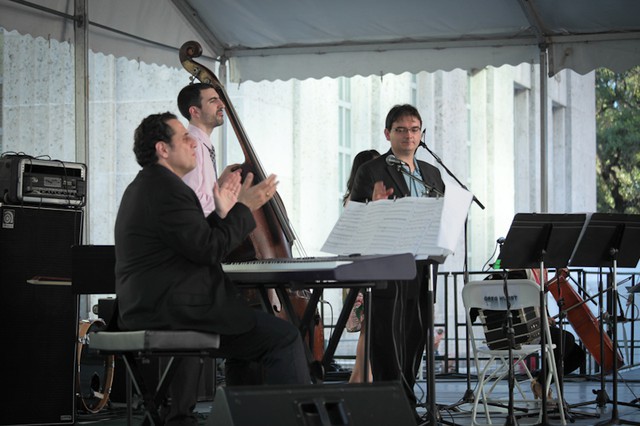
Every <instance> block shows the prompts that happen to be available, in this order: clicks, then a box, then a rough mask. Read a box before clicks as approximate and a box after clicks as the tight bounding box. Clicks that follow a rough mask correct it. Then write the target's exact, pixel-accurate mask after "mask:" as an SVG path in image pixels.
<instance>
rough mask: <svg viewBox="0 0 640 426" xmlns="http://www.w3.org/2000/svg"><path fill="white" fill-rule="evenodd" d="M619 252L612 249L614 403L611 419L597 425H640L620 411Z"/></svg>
mask: <svg viewBox="0 0 640 426" xmlns="http://www.w3.org/2000/svg"><path fill="white" fill-rule="evenodd" d="M617 253H618V250H617V249H616V248H612V249H611V254H612V258H613V279H612V287H611V298H612V300H614V303H612V306H613V336H612V340H613V384H612V386H613V405H612V407H611V419H610V420H608V421H605V422H600V423H598V424H597V426H605V425H640V422H633V421H631V420H626V419H621V418H620V415H619V412H618V305H617V304H616V303H615V301H616V300H618V276H617V275H618V272H617V258H616V256H617Z"/></svg>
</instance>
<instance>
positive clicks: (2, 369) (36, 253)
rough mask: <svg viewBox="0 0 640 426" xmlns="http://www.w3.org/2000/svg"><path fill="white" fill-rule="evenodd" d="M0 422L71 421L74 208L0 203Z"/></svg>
mask: <svg viewBox="0 0 640 426" xmlns="http://www.w3.org/2000/svg"><path fill="white" fill-rule="evenodd" d="M0 210H1V213H2V216H1V217H2V225H0V324H2V325H1V326H0V327H1V328H0V342H2V350H1V351H0V378H1V379H0V380H1V383H2V389H3V392H2V394H3V396H2V401H1V402H0V404H1V408H0V424H2V425H36V424H38V425H42V424H72V423H73V422H74V419H75V395H74V380H75V370H76V336H77V333H78V320H77V317H78V311H77V302H76V296H75V295H74V294H72V292H71V285H70V276H71V246H72V245H73V244H77V243H79V242H80V235H81V229H82V211H81V210H72V209H57V208H38V207H24V206H11V205H6V204H0Z"/></svg>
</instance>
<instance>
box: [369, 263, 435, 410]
mask: <svg viewBox="0 0 640 426" xmlns="http://www.w3.org/2000/svg"><path fill="white" fill-rule="evenodd" d="M416 266H417V269H418V275H417V277H416V279H414V280H411V281H389V282H388V283H387V288H386V289H384V290H377V289H374V290H373V291H372V299H373V300H372V306H371V309H372V311H371V370H372V373H373V380H374V381H401V382H402V384H403V387H404V390H405V393H406V394H407V397H408V398H409V403H410V404H411V406H412V407H415V406H416V405H417V399H416V397H415V394H414V386H415V383H416V376H417V374H418V369H419V367H420V364H421V362H422V354H423V352H424V349H425V343H426V328H425V324H426V321H427V315H432V312H433V306H427V303H426V294H427V284H428V280H427V273H428V269H427V266H428V264H427V262H418V263H417V265H416ZM436 273H437V269H436V268H434V277H435V275H436ZM434 288H435V285H434ZM434 298H435V295H434Z"/></svg>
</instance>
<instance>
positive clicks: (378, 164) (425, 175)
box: [350, 151, 444, 202]
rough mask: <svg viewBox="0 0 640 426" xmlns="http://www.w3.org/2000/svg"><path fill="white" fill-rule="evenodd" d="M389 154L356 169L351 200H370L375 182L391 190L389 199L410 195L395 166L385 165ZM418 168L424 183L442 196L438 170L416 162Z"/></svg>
mask: <svg viewBox="0 0 640 426" xmlns="http://www.w3.org/2000/svg"><path fill="white" fill-rule="evenodd" d="M391 154H392V152H391V151H388V152H387V153H386V154H384V155H382V156H380V157H378V158H375V159H373V160H371V161H368V162H366V163H364V164H363V165H361V166H360V167H359V168H358V172H357V173H356V178H355V181H354V184H353V188H352V190H351V197H350V199H351V200H353V201H359V202H365V201H367V200H371V196H372V195H373V186H374V184H375V183H376V182H377V181H382V182H384V185H385V187H387V189H388V188H393V194H392V195H391V196H390V197H389V198H394V197H397V198H402V197H408V196H409V195H410V191H409V187H408V186H407V183H406V182H405V179H404V175H403V174H402V173H401V172H399V171H398V168H397V167H396V166H389V165H387V162H386V158H387V157H388V156H389V155H391ZM418 168H419V169H420V174H422V179H423V180H424V182H425V183H426V184H427V185H429V186H431V187H433V188H435V189H437V190H438V191H440V193H443V194H444V182H443V181H442V176H441V175H440V170H438V169H437V168H436V167H434V166H432V165H431V164H429V163H426V162H424V161H420V160H418Z"/></svg>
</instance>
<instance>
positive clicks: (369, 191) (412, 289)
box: [350, 150, 445, 298]
mask: <svg viewBox="0 0 640 426" xmlns="http://www.w3.org/2000/svg"><path fill="white" fill-rule="evenodd" d="M391 154H393V153H392V152H391V150H389V151H388V152H387V153H386V154H384V155H382V156H380V157H378V158H374V159H373V160H371V161H367V162H366V163H364V164H362V165H361V166H360V167H359V168H358V172H357V173H356V178H355V181H354V183H353V188H352V190H351V197H350V199H351V200H353V201H359V202H365V201H367V200H371V197H372V195H373V186H374V184H375V183H376V182H378V181H382V182H384V185H385V187H386V188H387V189H388V188H393V194H392V195H391V196H390V197H389V198H391V199H393V198H395V197H397V198H402V197H408V196H409V195H410V194H411V192H410V191H409V187H408V186H407V183H406V181H405V179H404V175H403V174H402V172H399V171H398V168H397V167H396V166H389V165H387V162H386V158H387V157H388V156H389V155H391ZM418 167H419V168H420V174H421V175H422V179H423V180H424V182H425V183H426V184H427V185H429V186H431V187H432V188H435V189H436V190H438V191H439V192H440V193H441V194H444V190H445V187H444V182H443V180H442V176H441V175H440V170H438V169H437V168H436V167H434V166H432V165H431V164H429V163H426V162H424V161H420V160H418ZM431 196H435V194H434V192H431ZM427 266H428V261H424V260H420V261H417V262H416V267H417V270H418V271H417V278H416V281H417V282H423V281H424V278H425V275H426V269H425V268H426V267H427ZM437 271H438V269H437V264H436V265H435V266H434V274H437ZM400 285H402V284H400ZM405 287H407V289H408V290H407V292H408V297H409V298H415V297H418V293H419V285H409V286H406V285H405ZM434 287H435V286H434ZM373 294H374V295H375V296H376V297H383V298H391V297H394V295H395V293H394V289H393V287H392V286H389V288H387V289H386V290H374V293H373Z"/></svg>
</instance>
